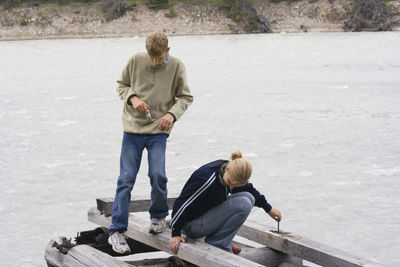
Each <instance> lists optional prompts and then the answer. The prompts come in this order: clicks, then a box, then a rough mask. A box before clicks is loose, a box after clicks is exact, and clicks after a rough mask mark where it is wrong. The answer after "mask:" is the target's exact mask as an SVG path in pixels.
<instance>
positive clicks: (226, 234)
mask: <svg viewBox="0 0 400 267" xmlns="http://www.w3.org/2000/svg"><path fill="white" fill-rule="evenodd" d="M254 202H255V199H254V197H253V195H252V194H250V193H249V192H239V193H235V194H232V195H230V196H229V198H228V199H227V200H226V201H224V202H223V203H222V204H220V205H218V206H216V207H214V208H212V209H210V210H209V211H207V212H206V213H204V214H203V215H202V216H200V217H199V218H197V219H194V220H192V221H190V222H187V223H186V224H185V226H184V227H183V231H184V232H185V233H186V234H187V236H188V237H190V238H201V237H206V239H205V242H206V243H208V244H210V245H213V246H216V247H219V248H221V249H223V250H226V251H229V252H232V245H231V244H232V239H233V238H234V237H235V235H236V233H237V231H239V229H240V227H241V226H242V224H243V223H244V222H245V221H246V219H247V217H248V216H249V214H250V211H251V209H252V208H253V206H254Z"/></svg>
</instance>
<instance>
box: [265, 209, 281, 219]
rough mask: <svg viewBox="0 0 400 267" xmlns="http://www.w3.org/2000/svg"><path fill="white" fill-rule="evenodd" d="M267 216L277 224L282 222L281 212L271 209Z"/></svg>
mask: <svg viewBox="0 0 400 267" xmlns="http://www.w3.org/2000/svg"><path fill="white" fill-rule="evenodd" d="M268 215H269V216H271V217H272V219H274V220H275V221H277V222H280V221H281V220H282V215H281V212H280V211H279V210H278V209H276V208H272V209H271V210H270V211H269V212H268Z"/></svg>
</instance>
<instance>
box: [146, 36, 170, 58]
mask: <svg viewBox="0 0 400 267" xmlns="http://www.w3.org/2000/svg"><path fill="white" fill-rule="evenodd" d="M167 48H168V38H167V36H166V35H165V33H163V32H155V33H152V34H150V35H149V36H147V38H146V50H147V53H148V54H149V55H150V56H152V57H159V56H161V55H162V54H163V53H164V52H165V51H166V50H167Z"/></svg>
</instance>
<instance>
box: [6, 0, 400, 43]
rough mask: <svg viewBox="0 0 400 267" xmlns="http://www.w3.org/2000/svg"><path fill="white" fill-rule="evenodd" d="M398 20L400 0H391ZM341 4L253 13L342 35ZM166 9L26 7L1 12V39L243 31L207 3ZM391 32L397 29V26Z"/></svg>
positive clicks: (300, 28) (258, 5)
mask: <svg viewBox="0 0 400 267" xmlns="http://www.w3.org/2000/svg"><path fill="white" fill-rule="evenodd" d="M390 4H391V6H392V8H393V9H394V13H395V14H396V16H398V17H400V1H399V0H395V1H391V2H390ZM347 5H348V1H346V0H335V1H330V0H318V1H297V2H279V3H270V2H261V1H259V2H255V4H254V9H255V10H256V12H257V13H258V14H260V15H262V16H264V17H265V18H267V19H268V21H269V23H270V24H271V29H272V31H273V32H342V31H344V23H345V19H346V12H347V10H346V8H348V7H347ZM171 12H172V11H171V9H163V10H151V9H148V8H147V7H146V6H144V5H137V6H136V7H135V8H134V9H132V10H129V11H128V12H127V13H126V14H125V15H124V16H122V17H121V18H118V19H115V20H112V21H106V20H105V18H104V15H103V13H102V12H101V10H100V8H99V7H96V6H92V7H69V6H64V7H63V6H61V7H29V8H15V9H12V10H1V11H0V40H26V39H50V38H94V37H130V36H145V35H147V34H148V33H150V32H154V31H163V32H165V33H166V34H167V35H200V34H240V33H247V32H246V30H245V29H244V28H243V27H242V26H241V25H240V24H238V23H236V22H235V21H233V20H232V19H230V18H229V17H228V16H227V14H226V12H224V11H223V10H221V9H218V8H217V7H215V6H212V5H191V4H188V3H182V2H179V3H178V4H176V5H174V9H173V13H174V14H171ZM393 30H395V31H399V30H400V27H399V26H396V27H395V28H394V29H393Z"/></svg>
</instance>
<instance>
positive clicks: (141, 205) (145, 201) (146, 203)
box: [96, 196, 176, 216]
mask: <svg viewBox="0 0 400 267" xmlns="http://www.w3.org/2000/svg"><path fill="white" fill-rule="evenodd" d="M175 200H176V197H170V198H168V200H167V203H168V208H169V209H170V210H171V209H172V207H173V205H174V202H175ZM113 203H114V198H110V197H109V198H97V199H96V204H97V209H98V210H99V211H100V212H101V213H102V214H105V215H106V216H110V215H111V212H112V206H113ZM150 204H151V200H150V199H149V198H146V197H141V196H133V197H132V198H131V201H130V203H129V212H143V211H148V210H149V208H150Z"/></svg>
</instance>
